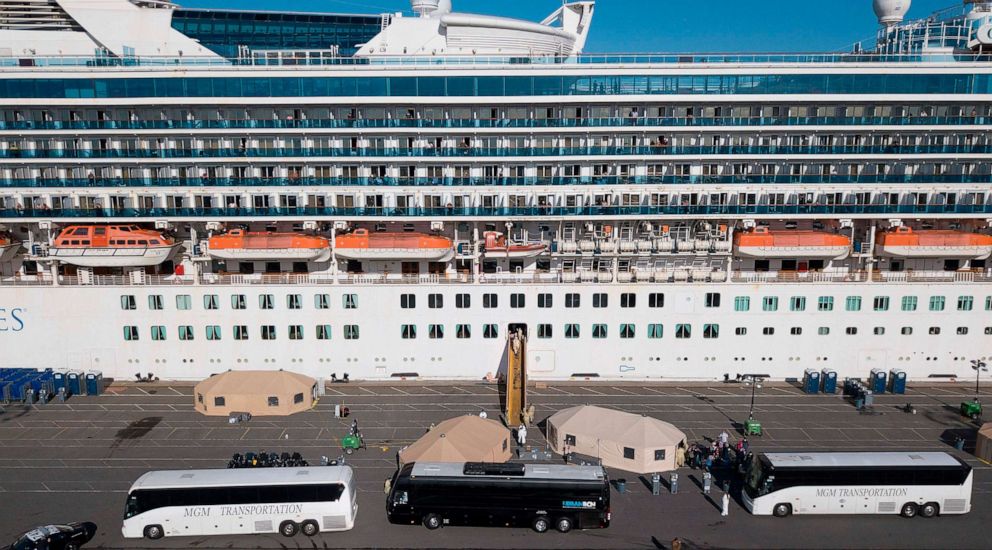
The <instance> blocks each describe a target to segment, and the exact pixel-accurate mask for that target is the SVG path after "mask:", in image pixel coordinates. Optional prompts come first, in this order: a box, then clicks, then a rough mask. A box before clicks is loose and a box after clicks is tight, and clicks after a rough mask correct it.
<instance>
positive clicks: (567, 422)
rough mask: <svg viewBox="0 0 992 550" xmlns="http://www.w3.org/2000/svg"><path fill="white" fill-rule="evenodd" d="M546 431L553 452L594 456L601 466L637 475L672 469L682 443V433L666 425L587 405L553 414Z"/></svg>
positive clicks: (647, 418)
mask: <svg viewBox="0 0 992 550" xmlns="http://www.w3.org/2000/svg"><path fill="white" fill-rule="evenodd" d="M547 430H548V434H547V435H548V442H549V443H550V444H551V448H552V449H554V451H555V452H557V453H564V452H566V450H567V451H568V452H575V453H579V454H583V455H587V456H592V457H598V458H600V459H601V460H602V461H603V465H604V466H609V467H613V468H619V469H621V470H626V471H628V472H636V473H639V474H647V473H652V472H667V471H671V470H674V469H676V466H675V452H676V449H677V448H678V447H679V446H683V447H684V446H685V444H686V438H685V434H684V433H682V431H681V430H679V429H678V428H676V427H675V426H673V425H671V424H669V423H668V422H664V421H662V420H658V419H657V418H651V417H650V416H643V415H638V414H630V413H625V412H622V411H617V410H613V409H605V408H603V407H593V406H590V405H580V406H578V407H572V408H569V409H565V410H563V411H559V412H557V413H555V414H554V415H552V416H551V417H550V418H548V427H547ZM566 447H567V449H566Z"/></svg>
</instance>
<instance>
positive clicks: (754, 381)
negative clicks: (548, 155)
mask: <svg viewBox="0 0 992 550" xmlns="http://www.w3.org/2000/svg"><path fill="white" fill-rule="evenodd" d="M742 381H743V383H744V385H745V386H751V408H749V409H748V411H747V421H745V422H744V435H761V423H760V422H758V421H756V420H755V419H754V396H755V394H756V393H757V390H759V389H760V388H761V383H762V382H764V381H765V379H764V377H761V376H755V375H753V374H745V375H744V376H743V378H742Z"/></svg>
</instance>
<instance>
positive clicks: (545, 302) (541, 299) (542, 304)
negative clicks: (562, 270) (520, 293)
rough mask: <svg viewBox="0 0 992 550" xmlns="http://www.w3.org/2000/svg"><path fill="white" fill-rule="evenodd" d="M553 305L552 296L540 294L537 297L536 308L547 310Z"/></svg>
mask: <svg viewBox="0 0 992 550" xmlns="http://www.w3.org/2000/svg"><path fill="white" fill-rule="evenodd" d="M553 303H554V295H553V294H549V293H546V292H542V293H541V294H538V295H537V307H539V308H543V309H547V308H550V307H551V305H552V304H553Z"/></svg>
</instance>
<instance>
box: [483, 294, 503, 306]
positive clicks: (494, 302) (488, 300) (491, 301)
mask: <svg viewBox="0 0 992 550" xmlns="http://www.w3.org/2000/svg"><path fill="white" fill-rule="evenodd" d="M482 307H484V308H487V309H493V308H497V307H499V296H498V295H496V294H488V293H487V294H483V295H482Z"/></svg>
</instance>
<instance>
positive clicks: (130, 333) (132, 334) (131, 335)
mask: <svg viewBox="0 0 992 550" xmlns="http://www.w3.org/2000/svg"><path fill="white" fill-rule="evenodd" d="M124 340H125V341H126V342H134V341H136V340H138V327H136V326H133V325H130V326H126V327H124Z"/></svg>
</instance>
